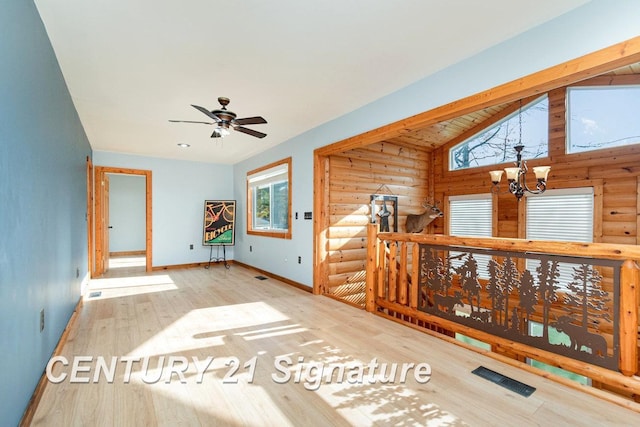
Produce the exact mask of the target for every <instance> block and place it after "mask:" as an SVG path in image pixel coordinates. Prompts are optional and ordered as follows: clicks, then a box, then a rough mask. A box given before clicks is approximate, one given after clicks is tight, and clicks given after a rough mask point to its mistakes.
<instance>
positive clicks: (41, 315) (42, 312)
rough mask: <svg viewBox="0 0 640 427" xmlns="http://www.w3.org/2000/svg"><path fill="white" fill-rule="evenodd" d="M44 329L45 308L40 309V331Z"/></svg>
mask: <svg viewBox="0 0 640 427" xmlns="http://www.w3.org/2000/svg"><path fill="white" fill-rule="evenodd" d="M42 331H44V308H43V309H42V310H40V332H42Z"/></svg>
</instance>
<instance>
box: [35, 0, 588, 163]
mask: <svg viewBox="0 0 640 427" xmlns="http://www.w3.org/2000/svg"><path fill="white" fill-rule="evenodd" d="M35 3H36V5H37V7H38V10H39V12H40V15H41V17H42V20H43V22H44V24H45V26H46V29H47V32H48V34H49V37H50V39H51V43H52V45H53V48H54V50H55V52H56V55H57V57H58V61H59V62H60V66H61V68H62V72H63V74H64V77H65V80H66V82H67V85H68V87H69V92H70V93H71V97H72V99H73V102H74V104H75V106H76V109H77V111H78V114H79V116H80V119H81V121H82V124H83V126H84V129H85V131H86V133H87V136H88V138H89V141H90V143H91V146H92V148H93V149H94V150H104V151H115V152H123V153H131V154H140V155H146V156H155V157H164V158H174V159H183V160H196V161H205V162H213V163H226V164H233V163H236V162H238V161H241V160H243V159H246V158H248V157H250V156H253V155H255V154H258V153H260V152H261V151H264V150H266V149H268V148H270V147H273V146H274V145H276V144H279V143H282V142H284V141H286V140H288V139H290V138H292V137H294V136H296V135H299V134H301V133H303V132H305V131H307V130H309V129H312V128H314V127H316V126H318V125H321V124H322V123H325V122H328V121H330V120H332V119H334V118H336V117H339V116H341V115H344V114H346V113H348V112H350V111H353V110H355V109H357V108H359V107H361V106H363V105H365V104H368V103H370V102H372V101H374V100H376V99H378V98H381V97H383V96H385V95H388V94H390V93H392V92H394V91H396V90H398V89H400V88H402V87H405V86H407V85H409V84H411V83H413V82H415V81H417V80H420V79H421V78H423V77H426V76H428V75H430V74H432V73H434V72H436V71H438V70H441V69H443V68H446V67H447V66H449V65H451V64H454V63H456V62H458V61H461V60H463V59H465V58H467V57H470V56H472V55H474V54H476V53H478V52H480V51H482V50H484V49H486V48H488V47H490V46H492V45H495V44H497V43H499V42H501V41H504V40H506V39H509V38H511V37H513V36H515V35H516V34H519V33H521V32H524V31H526V30H528V29H530V28H532V27H534V26H536V25H539V24H541V23H543V22H545V21H548V20H550V19H553V18H554V17H556V16H558V15H560V14H562V13H565V12H567V11H569V10H571V9H574V8H575V7H578V6H580V5H582V4H584V3H587V0H536V1H513V0H483V1H477V0H396V1H391V0H322V1H320V0H316V1H313V2H312V1H302V0H272V1H266V0H235V1H233V0H226V1H222V0H179V1H177V0H92V1H87V0H35ZM219 96H226V97H228V98H230V99H231V103H230V105H229V107H228V108H229V109H230V110H232V111H234V112H236V113H237V114H238V117H248V116H257V115H261V116H263V117H265V118H266V119H267V121H268V123H267V124H262V125H251V126H247V127H249V128H252V129H255V130H258V131H261V132H265V133H267V134H268V136H267V137H266V138H264V139H257V138H254V137H251V136H248V135H245V134H242V133H237V132H235V133H234V132H232V134H231V135H230V136H228V137H227V138H225V139H224V140H220V139H211V138H210V137H209V136H210V135H211V132H212V127H211V126H206V125H200V124H185V123H169V122H168V120H169V119H180V120H197V121H200V120H202V121H208V119H207V117H206V116H205V115H204V114H202V113H201V112H199V111H197V110H195V109H194V108H192V107H191V106H190V104H196V105H200V106H203V107H206V108H208V109H210V110H213V109H216V108H218V107H219V104H218V102H217V98H218V97H219ZM179 142H185V143H188V144H190V145H191V147H190V148H188V149H182V148H179V147H178V146H177V144H178V143H179Z"/></svg>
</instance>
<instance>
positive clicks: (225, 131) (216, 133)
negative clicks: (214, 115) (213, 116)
mask: <svg viewBox="0 0 640 427" xmlns="http://www.w3.org/2000/svg"><path fill="white" fill-rule="evenodd" d="M230 133H231V132H229V128H225V127H217V128H215V129H214V130H213V135H211V137H212V138H224V137H225V136H229V134H230Z"/></svg>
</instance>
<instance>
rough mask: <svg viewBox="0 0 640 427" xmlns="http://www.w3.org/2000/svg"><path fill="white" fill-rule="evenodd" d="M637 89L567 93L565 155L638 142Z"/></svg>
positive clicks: (639, 97)
mask: <svg viewBox="0 0 640 427" xmlns="http://www.w3.org/2000/svg"><path fill="white" fill-rule="evenodd" d="M639 110H640V86H602V87H600V86H598V87H595V86H591V87H574V88H569V89H567V135H568V138H567V152H568V153H580V152H584V151H591V150H598V149H601V148H611V147H619V146H622V145H628V144H636V143H639V142H640V121H639V120H638V111H639Z"/></svg>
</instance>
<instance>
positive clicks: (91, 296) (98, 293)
mask: <svg viewBox="0 0 640 427" xmlns="http://www.w3.org/2000/svg"><path fill="white" fill-rule="evenodd" d="M100 295H102V291H97V292H91V293H90V294H89V298H98V297H99V296H100Z"/></svg>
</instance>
